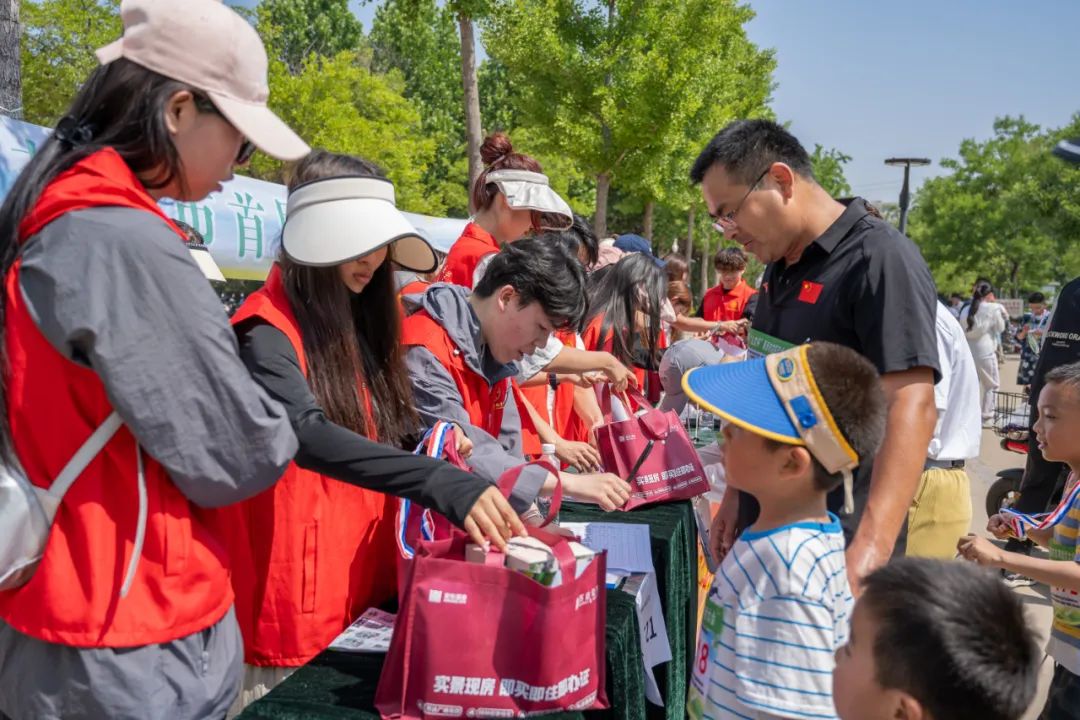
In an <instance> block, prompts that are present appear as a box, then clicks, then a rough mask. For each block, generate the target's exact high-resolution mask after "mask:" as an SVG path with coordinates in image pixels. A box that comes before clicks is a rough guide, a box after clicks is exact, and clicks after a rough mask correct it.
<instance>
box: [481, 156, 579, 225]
mask: <svg viewBox="0 0 1080 720" xmlns="http://www.w3.org/2000/svg"><path fill="white" fill-rule="evenodd" d="M487 181H488V182H489V183H494V184H495V185H496V186H497V187H498V188H499V192H501V193H502V194H503V196H505V197H506V204H507V205H509V206H510V207H511V208H513V209H514V210H532V211H534V212H535V213H536V215H535V217H536V220H535V221H534V224H536V225H538V226H539V227H540V228H541V229H543V230H566V229H568V228H570V226H571V225H573V224H574V213H573V211H572V210H571V209H570V206H569V205H567V204H566V201H565V200H563V199H562V198H561V197H559V194H558V193H557V192H555V191H554V190H552V189H551V185H550V184H549V183H548V178H547V175H544V174H542V173H536V172H530V171H528V170H494V171H492V172H489V173H488V175H487Z"/></svg>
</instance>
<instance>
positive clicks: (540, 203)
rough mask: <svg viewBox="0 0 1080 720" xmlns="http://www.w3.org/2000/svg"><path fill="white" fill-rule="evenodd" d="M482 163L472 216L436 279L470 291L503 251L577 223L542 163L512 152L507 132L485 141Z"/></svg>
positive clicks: (474, 195) (473, 190)
mask: <svg viewBox="0 0 1080 720" xmlns="http://www.w3.org/2000/svg"><path fill="white" fill-rule="evenodd" d="M480 159H481V160H483V162H484V170H483V172H481V173H480V175H479V176H478V177H477V178H476V182H475V183H474V184H473V187H472V196H471V198H470V199H471V202H472V207H473V212H474V215H473V217H472V219H471V221H470V222H469V224H468V225H466V226H465V230H464V231H463V232H462V234H461V237H460V238H458V240H457V242H455V243H454V245H453V247H451V248H450V253H449V254H448V255H447V256H446V262H445V263H444V264H443V268H442V271H441V272H440V273H439V276H438V278H437V281H438V282H446V283H453V284H455V285H461V286H462V287H467V288H469V289H470V290H471V289H472V288H473V287H475V286H476V282H477V280H479V279H480V276H481V275H483V274H484V268H485V267H486V266H487V263H488V262H489V261H490V260H491V257H492V256H493V255H494V254H495V253H497V252H499V248H500V247H502V246H503V245H505V244H506V243H511V242H514V241H515V240H519V239H520V238H523V237H525V236H526V235H528V234H529V233H530V232H533V231H540V230H565V229H567V228H569V227H570V226H571V224H572V223H573V220H574V217H573V213H572V212H571V210H570V206H569V205H567V204H566V201H564V200H563V199H562V198H561V197H559V195H558V194H557V193H556V192H555V191H554V190H552V189H551V187H550V186H549V185H548V178H547V176H546V175H543V174H542V172H543V171H542V170H541V169H540V163H538V162H537V161H536V160H535V159H533V158H532V157H530V156H528V155H523V154H522V153H516V152H514V147H513V145H511V144H510V138H508V137H507V136H506V135H505V134H503V133H495V134H494V135H491V136H489V137H486V138H484V144H483V145H481V146H480Z"/></svg>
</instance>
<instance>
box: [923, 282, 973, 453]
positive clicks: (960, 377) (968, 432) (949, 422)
mask: <svg viewBox="0 0 1080 720" xmlns="http://www.w3.org/2000/svg"><path fill="white" fill-rule="evenodd" d="M976 317H978V314H976ZM964 322H967V320H966V319H965V321H964ZM934 327H935V330H936V334H937V347H938V361H939V364H940V365H941V381H940V382H938V384H937V385H935V386H934V404H935V405H936V406H937V411H938V419H937V425H936V426H935V427H934V437H933V438H932V439H931V440H930V447H929V448H928V449H927V453H926V456H927V457H928V458H930V459H931V460H970V459H971V458H976V457H979V443H980V441H981V440H982V410H981V409H980V406H979V398H980V391H979V374H978V371H977V370H976V369H975V360H974V358H972V356H971V349H970V348H969V347H968V343H967V340H966V339H965V338H964V331H963V330H962V329H961V327H960V325H959V324H958V323H957V322H956V319H955V318H954V317H953V316H952V315H951V314H950V313H949V309H948V308H946V307H945V306H944V305H942V304H941V303H940V302H939V303H938V304H937V316H936V317H935V318H934Z"/></svg>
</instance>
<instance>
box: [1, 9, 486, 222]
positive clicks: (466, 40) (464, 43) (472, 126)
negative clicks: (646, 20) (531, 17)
mask: <svg viewBox="0 0 1080 720" xmlns="http://www.w3.org/2000/svg"><path fill="white" fill-rule="evenodd" d="M0 2H3V0H0ZM458 28H459V29H460V31H461V84H462V87H463V88H464V90H465V139H466V143H467V147H468V156H469V195H470V197H471V196H472V188H473V185H474V184H476V178H478V177H480V172H481V170H482V169H483V167H484V164H483V162H482V161H481V160H480V144H481V142H483V138H482V137H481V130H480V88H479V85H478V84H477V81H476V40H475V39H474V38H473V23H472V18H471V17H469V16H468V15H466V14H465V13H459V14H458ZM469 205H470V208H471V210H472V211H475V210H476V208H473V207H471V206H472V201H471V200H470V202H469Z"/></svg>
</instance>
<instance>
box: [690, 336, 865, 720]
mask: <svg viewBox="0 0 1080 720" xmlns="http://www.w3.org/2000/svg"><path fill="white" fill-rule="evenodd" d="M683 388H684V389H685V390H686V394H687V395H688V396H689V397H690V399H691V400H692V401H693V402H695V403H696V404H698V405H700V406H701V407H703V408H705V409H707V410H709V411H711V412H713V413H715V414H717V415H719V416H720V417H721V418H723V419H724V420H726V421H727V423H726V425H725V426H724V429H723V435H724V442H723V445H722V448H721V449H722V453H723V460H724V469H725V472H726V476H727V482H728V484H729V485H730V486H731V487H734V488H736V489H738V490H742V491H744V492H747V493H750V494H751V495H753V496H754V497H755V498H756V499H757V501H758V503H759V504H760V506H761V514H760V515H759V516H758V519H757V521H756V522H755V523H754V524H753V525H751V526H750V527H748V528H747V529H746V530H745V531H744V532H743V533H742V535H741V536H740V537H739V538H738V539H737V540H736V541H735V543H734V545H733V546H732V547H731V549H730V550H729V551H727V553H726V555H725V556H724V559H723V562H722V563H721V566H720V568H719V570H718V572H717V574H716V578H715V580H714V581H713V586H712V588H711V589H710V591H709V597H708V600H707V601H706V606H705V612H704V618H703V620H702V625H701V634H700V638H699V641H698V649H697V652H696V655H695V660H694V675H693V680H692V685H691V689H690V696H689V699H688V703H687V705H688V712H689V714H690V716H691V717H693V718H695V719H700V718H713V719H714V720H719V719H720V718H773V717H785V718H808V717H812V718H835V717H836V714H835V711H834V710H833V701H832V684H831V676H832V671H833V653H834V652H835V651H836V649H837V648H839V647H840V646H841V645H843V644H844V643H845V642H846V641H847V636H848V623H849V622H850V620H851V609H852V604H853V602H854V601H853V600H852V597H851V591H850V589H849V586H848V577H847V568H846V566H845V564H844V534H843V531H842V530H841V528H840V521H839V520H838V519H837V517H836V516H835V515H832V514H831V513H829V512H828V510H827V509H826V500H825V496H826V495H827V494H828V493H829V491H831V490H833V489H835V488H836V487H838V486H839V485H840V484H843V485H844V486H845V490H846V493H845V495H846V498H847V500H846V502H845V505H846V506H847V507H848V508H849V509H850V507H851V505H852V502H851V484H850V482H851V472H852V470H854V468H855V467H856V466H857V465H858V462H859V458H860V457H865V456H868V455H873V454H874V453H875V452H876V451H877V448H878V446H879V445H880V444H881V438H882V434H883V432H884V427H885V406H886V405H885V395H884V391H883V390H882V387H881V381H880V379H879V377H878V373H877V370H875V368H874V366H873V365H871V364H870V362H869V361H867V360H866V359H865V358H863V357H862V356H861V355H859V354H858V353H856V352H855V351H854V350H851V349H849V348H846V347H842V346H840V345H835V344H832V343H824V342H822V343H813V344H811V345H801V346H798V347H795V348H791V349H789V350H785V351H783V352H780V353H775V354H772V355H769V356H767V357H765V358H760V359H756V360H749V361H746V362H741V363H731V364H726V365H714V366H711V367H701V368H696V369H694V370H691V371H690V372H688V373H687V374H686V376H685V377H684V378H683ZM849 511H850V510H849ZM718 517H720V516H718ZM718 530H719V529H718V528H714V536H719V535H720V534H721V533H720V532H719V531H718Z"/></svg>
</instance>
